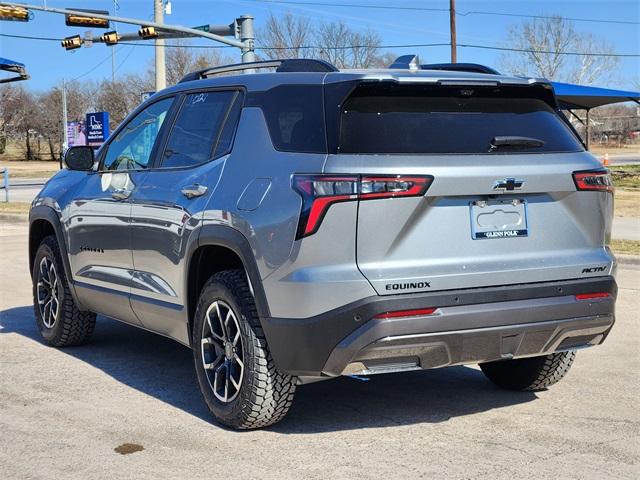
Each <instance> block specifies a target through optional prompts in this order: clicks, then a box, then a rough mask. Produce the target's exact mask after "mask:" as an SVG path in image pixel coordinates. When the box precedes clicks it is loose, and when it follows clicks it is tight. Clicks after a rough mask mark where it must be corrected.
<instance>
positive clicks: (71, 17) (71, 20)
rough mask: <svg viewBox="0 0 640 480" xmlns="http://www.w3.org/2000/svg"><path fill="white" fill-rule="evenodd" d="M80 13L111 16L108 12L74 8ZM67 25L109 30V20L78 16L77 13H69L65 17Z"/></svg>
mask: <svg viewBox="0 0 640 480" xmlns="http://www.w3.org/2000/svg"><path fill="white" fill-rule="evenodd" d="M73 10H77V11H79V12H86V13H89V14H90V13H98V14H100V15H109V12H107V11H106V10H86V9H84V8H74V9H73ZM64 18H65V23H66V25H67V26H68V27H94V28H109V20H105V19H103V18H96V17H92V16H91V15H87V16H85V15H77V14H75V13H67V14H66V15H65V16H64Z"/></svg>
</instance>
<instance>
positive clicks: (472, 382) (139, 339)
mask: <svg viewBox="0 0 640 480" xmlns="http://www.w3.org/2000/svg"><path fill="white" fill-rule="evenodd" d="M0 327H2V328H1V329H0V334H8V333H16V334H19V335H23V336H25V337H28V338H30V339H33V340H35V341H37V342H41V339H40V335H39V333H38V331H37V329H36V325H35V321H34V319H33V309H32V307H31V306H28V307H18V308H12V309H8V310H4V311H1V312H0ZM61 351H63V352H65V353H66V354H68V355H71V356H73V357H75V358H77V359H78V360H82V361H83V362H87V363H88V364H90V365H92V366H93V367H95V368H99V369H100V370H102V371H104V372H105V373H107V374H108V375H110V376H111V377H113V378H114V379H116V380H118V381H120V382H122V383H124V384H125V385H128V386H130V387H132V388H135V389H137V390H139V391H141V392H144V393H146V394H147V395H150V396H153V397H155V398H157V399H159V400H161V401H163V402H166V403H168V404H170V405H172V406H174V407H177V408H180V409H181V410H183V411H185V412H187V413H190V414H191V415H194V416H196V417H198V418H201V419H203V420H205V421H209V422H211V421H212V417H211V416H210V414H209V412H208V410H207V408H206V406H205V405H204V402H203V400H202V398H201V395H200V392H199V390H198V386H197V380H196V377H195V372H194V370H193V359H192V353H191V350H189V349H188V348H186V347H184V346H183V345H180V344H178V343H177V342H175V341H173V340H170V339H168V338H164V337H161V336H159V335H155V334H153V333H150V332H147V331H144V330H141V329H138V328H135V327H132V326H129V325H126V324H123V323H120V322H117V321H115V320H111V319H108V318H105V317H99V318H98V322H97V325H96V331H95V334H94V337H93V339H92V341H91V343H90V344H88V345H86V346H83V347H71V348H65V349H62V350H61ZM535 398H536V396H535V394H533V393H530V392H522V393H518V392H508V391H504V390H500V389H498V388H496V387H494V386H493V385H492V384H491V383H489V381H488V380H486V379H485V378H484V375H483V374H482V373H481V372H480V371H478V370H476V369H472V368H468V367H450V368H443V369H437V370H426V371H417V372H409V373H401V374H389V375H377V376H373V377H370V380H369V381H361V380H356V379H353V378H347V377H341V378H338V379H335V380H330V381H326V382H319V383H314V384H310V385H304V386H301V387H299V389H298V391H297V392H296V398H295V400H294V403H293V407H292V408H291V411H290V412H289V415H288V416H287V417H286V418H285V420H284V421H282V422H281V423H279V424H277V425H274V426H273V427H271V428H270V430H272V431H274V432H278V433H283V434H301V433H315V432H327V431H339V430H351V429H359V428H373V427H386V426H397V425H412V424H417V423H438V422H445V421H447V420H449V419H450V418H452V417H458V416H464V415H471V414H474V413H478V412H484V411H488V410H491V409H494V408H501V407H507V406H509V405H515V404H519V403H525V402H529V401H532V400H534V399H535Z"/></svg>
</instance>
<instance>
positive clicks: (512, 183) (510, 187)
mask: <svg viewBox="0 0 640 480" xmlns="http://www.w3.org/2000/svg"><path fill="white" fill-rule="evenodd" d="M523 185H524V180H516V179H515V178H505V179H504V180H498V181H497V182H496V184H495V185H494V186H493V189H494V190H502V191H505V192H513V191H514V190H520V189H521V188H522V186H523Z"/></svg>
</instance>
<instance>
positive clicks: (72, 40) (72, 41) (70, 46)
mask: <svg viewBox="0 0 640 480" xmlns="http://www.w3.org/2000/svg"><path fill="white" fill-rule="evenodd" d="M60 44H61V45H62V46H63V47H64V49H65V50H75V49H76V48H80V47H82V38H80V35H74V36H73V37H67V38H65V39H64V40H62V42H60Z"/></svg>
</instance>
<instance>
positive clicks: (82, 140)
mask: <svg viewBox="0 0 640 480" xmlns="http://www.w3.org/2000/svg"><path fill="white" fill-rule="evenodd" d="M86 144H87V130H86V127H85V124H84V122H82V121H81V122H76V121H73V122H67V145H69V146H70V147H77V146H78V145H86Z"/></svg>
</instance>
